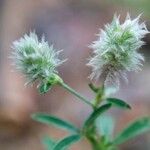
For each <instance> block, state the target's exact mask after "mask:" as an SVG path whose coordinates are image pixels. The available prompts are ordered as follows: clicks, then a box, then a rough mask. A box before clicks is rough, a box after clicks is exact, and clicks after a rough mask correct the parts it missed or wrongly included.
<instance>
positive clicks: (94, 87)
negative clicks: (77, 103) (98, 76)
mask: <svg viewBox="0 0 150 150" xmlns="http://www.w3.org/2000/svg"><path fill="white" fill-rule="evenodd" d="M88 85H89V87H90V89H91V90H92V91H93V92H95V93H97V92H98V90H99V88H97V87H96V86H95V85H94V84H92V83H89V84H88Z"/></svg>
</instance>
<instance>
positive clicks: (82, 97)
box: [59, 82, 94, 108]
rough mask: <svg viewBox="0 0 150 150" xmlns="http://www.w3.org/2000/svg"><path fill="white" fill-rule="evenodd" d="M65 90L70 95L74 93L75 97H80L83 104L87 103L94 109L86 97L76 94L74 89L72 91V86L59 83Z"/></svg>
mask: <svg viewBox="0 0 150 150" xmlns="http://www.w3.org/2000/svg"><path fill="white" fill-rule="evenodd" d="M59 84H60V85H61V86H62V87H63V88H64V89H66V90H67V91H69V92H70V93H72V94H73V95H75V96H76V97H78V98H79V99H80V100H82V101H83V102H85V103H86V104H88V105H90V106H91V107H92V108H93V107H94V106H93V104H92V103H90V102H89V101H88V100H87V98H85V97H84V96H82V95H80V94H79V93H78V92H76V91H75V90H74V89H72V88H71V87H70V86H68V85H67V84H65V83H64V82H61V83H59Z"/></svg>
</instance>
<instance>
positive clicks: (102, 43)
mask: <svg viewBox="0 0 150 150" xmlns="http://www.w3.org/2000/svg"><path fill="white" fill-rule="evenodd" d="M139 18H140V16H138V17H137V18H135V19H133V20H131V18H130V16H129V15H127V17H126V19H125V21H124V23H120V20H119V17H117V16H114V19H113V21H112V23H110V24H106V25H105V30H101V31H100V34H99V35H98V39H97V41H94V42H93V44H92V45H91V46H90V47H91V48H92V49H93V50H94V56H93V57H92V58H91V59H90V61H89V63H88V65H89V66H91V67H92V74H91V78H96V79H98V78H100V77H101V76H103V77H104V82H105V85H106V86H110V85H111V86H116V87H118V86H119V79H120V77H123V78H125V79H126V73H127V72H128V71H138V70H140V67H141V66H142V62H143V61H144V57H143V56H142V54H140V53H139V52H138V50H139V48H140V47H141V46H142V45H143V44H144V42H143V41H142V39H143V37H144V36H145V35H146V34H147V33H149V32H148V30H147V28H146V26H145V23H139Z"/></svg>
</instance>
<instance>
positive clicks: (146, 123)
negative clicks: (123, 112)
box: [113, 117, 150, 145]
mask: <svg viewBox="0 0 150 150" xmlns="http://www.w3.org/2000/svg"><path fill="white" fill-rule="evenodd" d="M147 131H150V118H149V117H145V118H142V119H139V120H136V121H135V122H133V123H131V124H130V125H129V126H128V127H127V128H125V129H124V130H123V131H122V132H121V133H119V134H118V135H117V137H116V138H115V139H114V141H113V143H114V144H116V145H119V144H122V143H124V142H126V141H127V140H129V139H131V138H134V137H136V136H138V135H140V134H143V133H145V132H147Z"/></svg>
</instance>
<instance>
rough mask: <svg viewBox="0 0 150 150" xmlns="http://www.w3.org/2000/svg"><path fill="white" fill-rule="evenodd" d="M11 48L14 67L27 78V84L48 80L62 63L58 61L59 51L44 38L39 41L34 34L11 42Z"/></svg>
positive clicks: (31, 33)
mask: <svg viewBox="0 0 150 150" xmlns="http://www.w3.org/2000/svg"><path fill="white" fill-rule="evenodd" d="M12 48H13V49H14V52H13V59H14V61H15V65H16V67H17V69H18V70H20V71H21V72H22V73H24V75H25V76H26V77H27V79H28V83H30V82H33V81H35V80H37V81H38V82H40V83H41V82H44V81H45V80H48V79H49V78H51V77H52V76H53V75H54V74H57V70H56V67H58V66H59V65H60V64H62V63H63V61H61V60H59V59H58V55H59V52H60V51H58V52H56V51H55V50H54V48H53V46H49V45H48V42H47V41H45V39H44V37H43V38H42V39H41V41H39V39H38V37H37V35H36V34H35V33H34V32H30V34H29V35H27V34H25V35H24V37H23V38H20V39H19V40H17V41H15V42H13V47H12Z"/></svg>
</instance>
